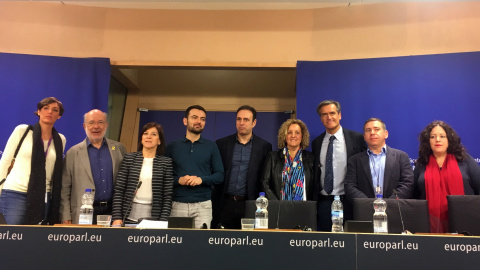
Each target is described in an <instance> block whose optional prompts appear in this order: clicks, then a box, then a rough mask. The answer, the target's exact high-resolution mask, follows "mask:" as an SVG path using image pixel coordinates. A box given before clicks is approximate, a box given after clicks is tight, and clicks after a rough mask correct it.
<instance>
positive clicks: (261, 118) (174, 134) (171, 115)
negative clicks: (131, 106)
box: [140, 111, 290, 149]
mask: <svg viewBox="0 0 480 270" xmlns="http://www.w3.org/2000/svg"><path fill="white" fill-rule="evenodd" d="M184 115H185V112H184V111H181V112H180V111H148V112H142V113H141V115H140V130H141V129H142V127H143V125H145V124H146V123H148V122H157V123H159V124H161V125H162V127H163V129H164V132H165V140H166V143H167V144H168V143H170V142H172V141H175V140H178V139H179V138H181V137H183V136H185V130H186V127H185V126H184V125H183V117H184ZM236 115H237V114H236V112H207V122H206V124H205V129H204V131H203V132H202V136H203V137H204V138H207V139H209V140H213V141H215V140H217V139H220V138H223V137H225V136H228V135H231V134H233V133H235V132H236V127H235V117H236ZM288 118H290V114H285V113H281V112H257V125H256V126H255V127H254V128H253V132H254V133H255V134H256V135H258V136H260V137H261V138H263V139H265V140H266V141H268V142H270V143H271V144H272V146H273V149H276V148H277V134H278V129H279V128H280V125H281V124H282V123H283V122H285V121H286V120H287V119H288Z"/></svg>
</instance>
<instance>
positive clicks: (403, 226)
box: [393, 189, 408, 234]
mask: <svg viewBox="0 0 480 270" xmlns="http://www.w3.org/2000/svg"><path fill="white" fill-rule="evenodd" d="M393 194H395V198H397V207H398V212H399V213H400V221H401V222H402V234H408V231H406V230H405V224H404V223H403V216H402V211H401V210H400V202H399V200H398V195H397V191H396V190H395V189H394V190H393Z"/></svg>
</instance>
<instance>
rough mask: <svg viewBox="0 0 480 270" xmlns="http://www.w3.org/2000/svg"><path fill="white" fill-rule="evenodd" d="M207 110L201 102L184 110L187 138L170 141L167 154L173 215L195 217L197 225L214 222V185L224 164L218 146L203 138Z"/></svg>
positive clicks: (220, 176) (197, 226) (221, 172)
mask: <svg viewBox="0 0 480 270" xmlns="http://www.w3.org/2000/svg"><path fill="white" fill-rule="evenodd" d="M206 118H207V112H206V111H205V109H204V108H203V107H202V106H200V105H193V106H190V107H188V108H187V110H186V111H185V117H184V118H183V124H184V125H185V126H186V127H187V133H186V134H185V137H183V138H181V139H179V140H177V141H174V142H172V143H170V144H169V145H168V146H167V150H166V152H165V156H167V157H170V158H171V159H172V160H173V177H174V186H173V205H172V212H171V214H170V216H171V217H195V227H196V228H205V227H206V228H209V227H210V223H211V221H212V201H211V196H212V186H214V185H218V184H220V183H222V182H223V174H224V173H223V164H222V158H221V157H220V152H219V151H218V147H217V145H216V144H215V143H214V142H213V141H210V140H207V139H204V138H202V137H201V134H202V131H203V129H204V127H205V122H206Z"/></svg>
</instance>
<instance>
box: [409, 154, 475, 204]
mask: <svg viewBox="0 0 480 270" xmlns="http://www.w3.org/2000/svg"><path fill="white" fill-rule="evenodd" d="M458 168H459V169H460V173H461V174H462V180H463V190H464V191H465V195H478V194H479V193H480V166H478V163H477V162H476V161H475V159H473V158H472V157H471V156H470V155H468V154H467V156H466V157H465V159H464V160H463V161H458ZM413 181H414V189H413V198H414V199H423V200H425V199H426V197H427V194H426V191H425V165H422V164H416V165H415V169H414V170H413Z"/></svg>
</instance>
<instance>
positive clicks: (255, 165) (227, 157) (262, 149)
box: [212, 133, 272, 202]
mask: <svg viewBox="0 0 480 270" xmlns="http://www.w3.org/2000/svg"><path fill="white" fill-rule="evenodd" d="M252 136H253V137H252V153H251V155H250V162H249V163H248V172H247V194H246V195H247V199H248V200H255V199H257V198H258V193H259V191H260V186H261V182H260V177H261V173H262V168H263V163H264V162H265V159H266V157H267V155H268V153H270V151H272V144H271V143H269V142H267V141H265V140H264V139H262V138H260V137H258V136H255V134H253V135H252ZM236 140H237V133H235V134H233V135H230V136H227V137H224V138H221V139H218V140H217V141H216V143H217V146H218V150H219V151H220V156H221V157H222V162H223V168H224V169H225V181H224V182H223V183H221V184H219V185H216V186H215V187H214V190H213V193H212V196H213V197H212V199H213V200H214V201H215V202H220V201H221V198H223V195H224V194H225V192H226V191H227V187H228V184H229V181H230V173H231V172H232V159H233V149H234V147H235V143H236Z"/></svg>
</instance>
